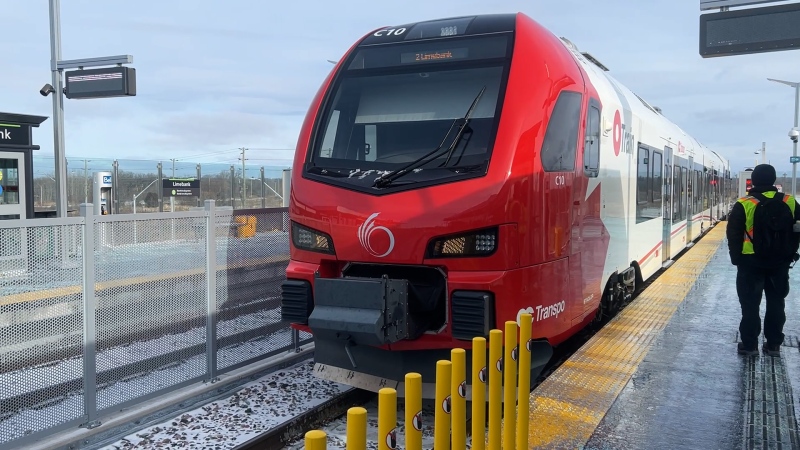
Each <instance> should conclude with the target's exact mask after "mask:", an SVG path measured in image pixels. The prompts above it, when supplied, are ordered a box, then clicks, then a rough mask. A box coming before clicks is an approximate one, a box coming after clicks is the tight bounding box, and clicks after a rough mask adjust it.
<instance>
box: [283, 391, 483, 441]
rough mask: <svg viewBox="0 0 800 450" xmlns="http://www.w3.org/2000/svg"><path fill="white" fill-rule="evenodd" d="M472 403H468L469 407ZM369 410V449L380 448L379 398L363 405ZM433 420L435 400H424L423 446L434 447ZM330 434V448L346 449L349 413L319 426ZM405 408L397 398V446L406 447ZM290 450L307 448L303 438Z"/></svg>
mask: <svg viewBox="0 0 800 450" xmlns="http://www.w3.org/2000/svg"><path fill="white" fill-rule="evenodd" d="M469 405H470V404H469V403H467V408H469V407H470V406H469ZM363 406H364V408H366V410H367V449H371V450H376V449H377V448H378V399H377V398H376V399H375V400H373V401H371V402H370V403H368V404H366V405H363ZM433 420H434V408H433V401H432V400H426V401H423V406H422V448H423V449H428V450H430V449H433ZM317 429H319V430H322V431H324V432H325V434H327V435H328V449H329V450H330V449H344V448H346V444H347V415H346V414H345V415H344V416H342V417H340V418H338V419H336V420H334V421H332V422H330V423H329V424H327V425H325V426H323V427H319V428H317ZM307 431H310V430H307ZM405 433H406V428H405V408H404V402H403V399H402V398H398V399H397V446H396V448H398V449H401V448H406V440H405ZM284 448H285V449H288V450H300V449H303V448H305V445H304V442H303V439H302V438H301V439H299V440H297V441H295V442H292V443H291V444H289V445H288V446H286V447H284ZM467 448H468V449H469V448H472V439H471V438H469V437H468V438H467Z"/></svg>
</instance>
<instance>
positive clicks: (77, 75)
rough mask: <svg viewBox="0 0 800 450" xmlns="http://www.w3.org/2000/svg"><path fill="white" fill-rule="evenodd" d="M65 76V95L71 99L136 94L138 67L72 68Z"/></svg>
mask: <svg viewBox="0 0 800 450" xmlns="http://www.w3.org/2000/svg"><path fill="white" fill-rule="evenodd" d="M65 76H66V84H65V85H64V95H66V96H67V98H69V99H84V98H108V97H125V96H135V95H136V69H134V68H133V67H121V66H117V67H105V68H102V69H89V70H72V71H69V72H66V73H65Z"/></svg>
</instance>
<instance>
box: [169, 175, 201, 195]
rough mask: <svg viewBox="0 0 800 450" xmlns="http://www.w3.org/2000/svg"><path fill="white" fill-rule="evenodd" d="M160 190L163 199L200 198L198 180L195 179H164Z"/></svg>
mask: <svg viewBox="0 0 800 450" xmlns="http://www.w3.org/2000/svg"><path fill="white" fill-rule="evenodd" d="M162 188H163V191H164V197H199V196H200V180H198V179H197V178H165V179H164V180H163V185H162Z"/></svg>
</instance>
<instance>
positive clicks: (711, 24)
mask: <svg viewBox="0 0 800 450" xmlns="http://www.w3.org/2000/svg"><path fill="white" fill-rule="evenodd" d="M798 25H800V3H793V4H789V5H777V6H766V7H761V8H750V9H742V10H737V11H724V12H718V13H711V14H702V15H701V16H700V56H702V57H703V58H712V57H717V56H731V55H746V54H752V53H766V52H774V51H780V50H793V49H798V48H800V26H798Z"/></svg>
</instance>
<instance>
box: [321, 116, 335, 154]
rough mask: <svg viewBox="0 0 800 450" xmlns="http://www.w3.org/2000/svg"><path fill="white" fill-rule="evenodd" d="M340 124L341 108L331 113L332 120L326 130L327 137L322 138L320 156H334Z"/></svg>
mask: <svg viewBox="0 0 800 450" xmlns="http://www.w3.org/2000/svg"><path fill="white" fill-rule="evenodd" d="M338 126H339V110H335V111H333V112H332V113H331V120H330V122H328V129H327V130H325V137H324V138H323V139H322V148H321V149H320V152H319V156H320V158H331V157H333V145H334V143H335V142H336V129H337V128H338Z"/></svg>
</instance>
